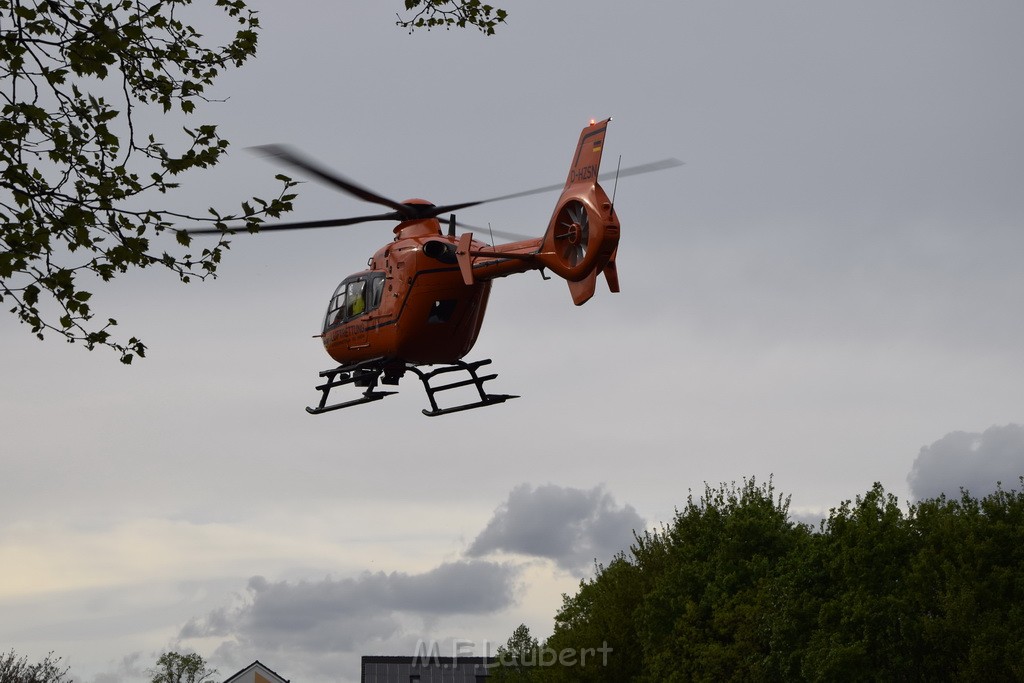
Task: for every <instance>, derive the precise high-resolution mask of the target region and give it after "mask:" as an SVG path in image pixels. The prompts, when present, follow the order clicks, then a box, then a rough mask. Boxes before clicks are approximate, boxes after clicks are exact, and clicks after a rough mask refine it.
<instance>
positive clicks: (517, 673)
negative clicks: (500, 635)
mask: <svg viewBox="0 0 1024 683" xmlns="http://www.w3.org/2000/svg"><path fill="white" fill-rule="evenodd" d="M539 653H540V644H539V643H538V642H537V639H536V638H534V637H533V636H532V635H530V629H529V627H528V626H527V625H526V624H520V625H519V626H517V627H516V630H515V631H513V632H512V635H511V636H509V638H508V641H507V642H506V643H505V644H504V645H499V646H498V651H497V653H496V657H497V666H496V668H494V669H493V670H492V673H491V677H492V679H493V680H494V681H532V680H534V679H535V677H536V676H537V675H538V669H537V667H538V663H539V659H538V657H539Z"/></svg>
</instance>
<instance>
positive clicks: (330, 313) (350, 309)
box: [324, 273, 384, 331]
mask: <svg viewBox="0 0 1024 683" xmlns="http://www.w3.org/2000/svg"><path fill="white" fill-rule="evenodd" d="M383 294H384V273H363V274H361V275H357V276H354V277H350V278H346V279H345V281H344V282H342V283H341V284H340V285H338V288H337V289H335V290H334V294H333V295H332V296H331V302H330V304H328V306H327V316H326V317H325V318H324V331H326V330H327V329H329V328H331V327H334V326H335V325H338V324H340V323H343V322H346V321H348V320H352V319H353V318H356V317H358V316H360V315H362V314H363V313H367V312H369V311H372V310H374V309H376V308H377V307H378V306H380V302H381V299H382V297H383Z"/></svg>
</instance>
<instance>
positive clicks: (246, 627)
mask: <svg viewBox="0 0 1024 683" xmlns="http://www.w3.org/2000/svg"><path fill="white" fill-rule="evenodd" d="M516 576H517V569H516V568H515V567H512V566H510V565H506V564H498V563H494V562H486V561H479V560H473V561H462V562H451V563H446V564H442V565H440V566H439V567H436V568H435V569H432V570H430V571H428V572H424V573H422V574H406V573H404V572H392V573H391V574H385V573H384V572H377V573H369V572H367V573H364V574H362V575H360V576H358V577H354V578H344V579H337V580H335V579H330V578H328V579H324V580H323V581H316V582H310V581H300V582H288V581H278V582H270V581H267V580H266V579H264V578H263V577H259V576H256V577H253V578H251V579H250V580H249V586H248V588H249V599H248V600H247V601H246V602H245V604H243V605H242V606H241V607H238V608H235V609H227V608H219V609H216V610H213V611H211V612H210V613H209V614H208V615H207V616H206V617H204V618H201V619H193V620H191V621H189V622H188V623H187V624H186V625H185V626H184V627H183V628H182V630H181V633H180V636H179V637H180V638H182V639H189V638H206V637H219V638H228V639H231V642H233V643H234V646H241V647H243V649H256V650H258V649H264V650H267V649H272V650H276V649H279V648H288V649H292V650H300V651H307V652H325V651H330V652H351V651H354V650H355V649H356V648H358V647H359V646H360V645H361V644H363V643H367V642H372V641H376V640H385V639H388V638H390V637H392V636H394V635H396V634H397V633H399V631H400V630H401V627H402V621H401V619H400V615H402V614H407V615H414V616H419V617H423V618H426V619H431V618H435V617H439V616H444V615H452V614H487V613H491V612H495V611H498V610H501V609H503V608H505V607H507V606H509V605H510V604H511V603H512V600H513V583H514V580H515V578H516Z"/></svg>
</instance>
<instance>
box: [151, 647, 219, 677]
mask: <svg viewBox="0 0 1024 683" xmlns="http://www.w3.org/2000/svg"><path fill="white" fill-rule="evenodd" d="M148 673H149V674H150V681H152V683H208V682H209V681H212V680H213V677H214V676H216V675H217V670H216V669H208V668H207V667H206V660H204V659H203V658H202V657H201V656H200V655H198V654H196V653H194V652H189V653H186V654H181V653H179V652H164V653H163V654H162V655H160V658H159V659H157V660H156V668H154V669H150V670H149V672H148Z"/></svg>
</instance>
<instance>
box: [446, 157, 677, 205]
mask: <svg viewBox="0 0 1024 683" xmlns="http://www.w3.org/2000/svg"><path fill="white" fill-rule="evenodd" d="M684 163H685V162H682V161H680V160H679V159H672V158H669V159H662V160H660V161H652V162H650V163H647V164H640V165H639V166H630V167H628V168H623V169H621V170H620V171H619V177H620V178H622V177H623V176H630V175H640V174H642V173H653V172H654V171H664V170H666V169H669V168H675V167H676V166H683V165H684ZM614 177H615V171H608V172H606V173H602V174H601V175H600V176H599V179H600V180H611V179H612V178H614ZM564 187H565V183H558V184H557V185H545V186H544V187H536V188H534V189H532V190H523V191H522V192H513V193H512V194H503V195H501V196H500V197H491V198H489V199H481V200H480V201H478V202H468V203H466V204H460V205H457V206H460V207H467V206H476V205H477V204H487V203H489V202H500V201H504V200H506V199H516V198H518V197H528V196H529V195H532V194H541V193H542V192H552V191H554V190H561V189H563V188H564ZM439 208H443V209H444V211H445V212H447V211H454V210H457V209H452V208H451V207H450V206H449V207H439Z"/></svg>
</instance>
